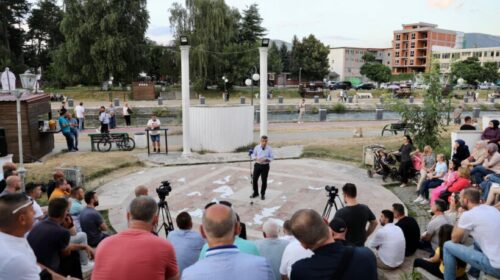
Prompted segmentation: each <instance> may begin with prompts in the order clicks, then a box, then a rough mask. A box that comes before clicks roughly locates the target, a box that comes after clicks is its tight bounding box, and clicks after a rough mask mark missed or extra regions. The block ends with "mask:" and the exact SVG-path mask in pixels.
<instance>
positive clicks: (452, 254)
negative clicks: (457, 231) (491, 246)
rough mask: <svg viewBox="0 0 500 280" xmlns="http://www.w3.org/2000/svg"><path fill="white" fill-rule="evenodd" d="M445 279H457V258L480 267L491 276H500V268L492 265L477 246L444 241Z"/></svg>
mask: <svg viewBox="0 0 500 280" xmlns="http://www.w3.org/2000/svg"><path fill="white" fill-rule="evenodd" d="M443 251H444V254H443V261H444V279H445V280H455V279H456V272H457V271H456V270H457V258H458V259H461V260H462V261H464V262H466V263H468V264H470V265H471V267H472V268H476V269H479V270H481V271H483V272H484V273H486V274H489V275H491V276H495V277H500V268H494V267H492V266H491V264H490V261H489V260H488V257H486V255H485V254H484V253H483V252H481V251H480V249H479V248H477V247H474V248H472V247H467V246H465V245H462V244H457V243H454V242H452V241H446V243H444V250H443Z"/></svg>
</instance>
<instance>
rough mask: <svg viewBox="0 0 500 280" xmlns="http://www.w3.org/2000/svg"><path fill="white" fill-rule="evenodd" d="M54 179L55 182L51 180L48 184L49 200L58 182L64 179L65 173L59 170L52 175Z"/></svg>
mask: <svg viewBox="0 0 500 280" xmlns="http://www.w3.org/2000/svg"><path fill="white" fill-rule="evenodd" d="M52 178H53V180H50V181H49V183H48V184H47V198H50V196H51V195H52V192H53V191H54V189H55V188H56V182H57V181H58V180H59V179H64V173H63V172H62V171H61V170H57V171H56V172H54V174H52Z"/></svg>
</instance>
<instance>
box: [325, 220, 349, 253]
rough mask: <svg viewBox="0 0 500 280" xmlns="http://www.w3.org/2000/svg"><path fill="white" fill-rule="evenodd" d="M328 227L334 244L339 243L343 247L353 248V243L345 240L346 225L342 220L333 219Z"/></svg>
mask: <svg viewBox="0 0 500 280" xmlns="http://www.w3.org/2000/svg"><path fill="white" fill-rule="evenodd" d="M329 226H330V228H331V229H332V235H333V240H335V242H340V243H342V245H344V246H355V245H354V243H351V242H349V241H347V240H346V239H345V236H346V233H347V225H346V223H345V221H344V220H343V219H342V218H333V220H332V221H331V222H330V224H329Z"/></svg>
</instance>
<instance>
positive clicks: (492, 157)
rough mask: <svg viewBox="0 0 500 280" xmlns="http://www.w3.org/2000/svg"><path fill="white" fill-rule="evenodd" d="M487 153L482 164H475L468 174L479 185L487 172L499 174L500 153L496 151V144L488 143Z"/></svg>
mask: <svg viewBox="0 0 500 280" xmlns="http://www.w3.org/2000/svg"><path fill="white" fill-rule="evenodd" d="M486 149H487V150H488V155H487V156H486V158H485V159H484V161H483V164H482V165H477V166H476V167H474V168H473V169H472V171H471V172H470V175H471V177H472V180H473V182H474V183H475V184H477V185H479V184H481V182H483V179H484V176H486V175H488V174H493V173H494V174H500V154H499V153H498V146H497V144H493V143H490V144H488V145H487V146H486Z"/></svg>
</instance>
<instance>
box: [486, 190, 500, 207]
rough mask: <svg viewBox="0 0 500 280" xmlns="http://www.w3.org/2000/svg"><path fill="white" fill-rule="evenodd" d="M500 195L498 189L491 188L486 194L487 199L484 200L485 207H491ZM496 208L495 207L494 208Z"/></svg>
mask: <svg viewBox="0 0 500 280" xmlns="http://www.w3.org/2000/svg"><path fill="white" fill-rule="evenodd" d="M498 195H500V188H492V189H490V191H489V192H488V198H487V199H486V202H485V203H486V205H492V204H493V203H494V202H495V198H496V197H497V196H498ZM495 207H496V206H495Z"/></svg>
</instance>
